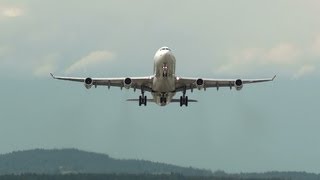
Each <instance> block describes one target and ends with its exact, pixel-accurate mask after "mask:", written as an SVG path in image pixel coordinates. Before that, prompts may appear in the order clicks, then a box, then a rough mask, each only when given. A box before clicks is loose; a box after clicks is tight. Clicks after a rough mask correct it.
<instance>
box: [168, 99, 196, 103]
mask: <svg viewBox="0 0 320 180" xmlns="http://www.w3.org/2000/svg"><path fill="white" fill-rule="evenodd" d="M171 102H176V103H179V102H180V99H172V100H171ZM188 102H198V100H195V99H188Z"/></svg>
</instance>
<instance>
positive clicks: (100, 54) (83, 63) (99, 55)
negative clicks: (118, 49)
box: [65, 50, 115, 74]
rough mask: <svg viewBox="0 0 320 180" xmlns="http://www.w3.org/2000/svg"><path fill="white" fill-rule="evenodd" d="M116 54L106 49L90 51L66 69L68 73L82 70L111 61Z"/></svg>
mask: <svg viewBox="0 0 320 180" xmlns="http://www.w3.org/2000/svg"><path fill="white" fill-rule="evenodd" d="M114 56H115V54H114V53H112V52H110V51H106V50H101V51H93V52H91V53H89V54H88V55H87V56H85V57H83V58H81V59H79V60H78V61H76V62H75V63H73V64H72V65H71V66H70V67H68V68H67V69H66V71H65V72H66V73H67V74H71V73H74V72H77V71H80V70H85V69H86V68H87V67H92V66H97V65H99V64H101V63H103V62H107V61H110V60H112V59H113V58H114Z"/></svg>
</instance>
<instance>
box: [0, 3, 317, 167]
mask: <svg viewBox="0 0 320 180" xmlns="http://www.w3.org/2000/svg"><path fill="white" fill-rule="evenodd" d="M319 17H320V1H318V0H305V1H302V0H299V1H298V0H271V1H256V0H242V1H229V0H226V1H217V0H207V1H206V0H202V1H198V0H190V1H182V0H181V1H178V0H177V1H169V0H162V1H153V0H144V1H142V0H137V1H132V0H127V1H124V0H112V1H111V0H108V1H105V0H93V1H78V0H69V1H41V0H29V1H28V0H0V80H1V82H2V83H1V85H0V91H1V93H0V99H1V101H0V123H1V124H0V153H8V152H12V151H16V150H24V149H33V148H46V149H48V148H69V147H73V148H78V149H83V150H88V151H94V152H101V153H106V154H109V155H110V156H112V157H116V158H135V159H145V160H152V161H157V162H165V163H172V164H176V165H181V166H193V167H199V168H207V169H211V170H217V169H222V170H225V171H227V172H252V171H259V172H260V171H271V170H279V171H308V172H316V173H320V169H319V167H320V141H319V137H320V131H319V127H320V119H319V99H320V95H319V92H320V80H319V77H320V70H319V66H320V21H319ZM161 46H169V47H170V48H171V49H172V50H173V53H174V54H175V56H176V59H177V74H178V75H181V76H194V77H211V78H265V77H272V76H273V75H275V74H277V79H276V80H275V81H274V82H271V83H265V84H255V85H247V86H245V87H244V88H243V89H242V91H235V90H232V91H230V90H229V89H228V88H225V89H223V88H222V89H220V90H219V91H218V92H217V91H216V89H208V90H207V91H205V92H204V91H194V93H191V92H188V96H189V97H190V98H192V99H198V100H199V103H196V104H190V105H189V107H187V108H185V107H183V108H181V107H180V106H179V104H170V105H168V106H165V107H159V106H157V105H155V104H149V105H148V106H147V107H139V106H138V104H137V103H132V102H126V101H125V100H126V99H127V98H137V97H138V96H139V93H138V92H136V93H134V92H133V91H132V90H129V91H120V89H119V88H111V89H110V90H109V91H108V90H107V88H106V87H98V88H97V89H94V88H93V89H90V90H86V89H85V88H84V86H83V84H79V83H73V82H62V81H55V80H52V79H51V77H50V76H49V73H50V72H54V73H55V74H57V75H68V76H84V77H87V76H92V77H96V76H99V77H119V76H125V77H131V76H145V75H151V74H152V70H153V56H154V53H155V52H156V50H157V49H158V48H160V47H161ZM178 95H180V94H178ZM148 97H151V96H150V94H148Z"/></svg>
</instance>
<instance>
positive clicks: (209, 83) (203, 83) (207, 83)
mask: <svg viewBox="0 0 320 180" xmlns="http://www.w3.org/2000/svg"><path fill="white" fill-rule="evenodd" d="M275 78H276V76H273V77H272V78H264V79H206V78H205V79H202V78H184V77H178V78H177V80H176V91H185V90H189V89H191V90H192V89H197V88H198V89H200V88H212V87H215V88H217V89H218V88H219V87H230V88H232V87H236V89H238V90H240V89H241V88H242V86H243V84H251V83H260V82H268V81H273V80H274V79H275ZM237 83H238V84H237ZM237 85H238V86H237Z"/></svg>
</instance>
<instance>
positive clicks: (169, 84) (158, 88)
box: [50, 47, 276, 106]
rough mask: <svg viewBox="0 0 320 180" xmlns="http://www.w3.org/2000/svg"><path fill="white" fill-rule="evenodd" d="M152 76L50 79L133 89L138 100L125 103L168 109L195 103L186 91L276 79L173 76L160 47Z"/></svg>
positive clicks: (172, 62)
mask: <svg viewBox="0 0 320 180" xmlns="http://www.w3.org/2000/svg"><path fill="white" fill-rule="evenodd" d="M153 68H154V69H153V75H151V76H145V77H120V78H91V77H61V76H55V75H53V74H52V73H50V75H51V76H52V78H54V79H59V80H67V81H76V82H82V83H84V86H85V87H86V88H87V89H90V88H91V87H92V86H95V87H97V86H107V87H108V89H110V87H111V86H116V87H120V88H121V89H122V88H126V89H130V88H133V89H134V91H136V89H138V90H140V91H141V95H140V96H139V99H128V101H137V102H139V106H141V105H144V106H146V105H147V102H154V103H156V104H158V105H160V106H165V105H168V104H169V103H170V102H178V103H180V106H183V105H185V106H188V103H189V102H197V100H192V99H188V96H186V92H187V90H190V91H191V92H193V90H194V89H198V90H201V89H203V90H206V89H207V88H216V89H217V90H219V88H220V87H229V88H230V89H232V87H234V88H235V89H236V90H238V91H239V90H241V89H242V87H243V85H244V84H250V83H260V82H267V81H273V80H274V79H275V77H276V76H273V77H272V78H265V79H207V78H194V77H191V78H189V77H180V76H176V74H175V69H176V59H175V56H174V55H173V53H172V51H171V49H170V48H168V47H161V48H160V49H159V50H158V51H157V52H156V54H155V56H154V67H153ZM146 91H147V92H150V93H151V95H152V99H147V96H145V92H146ZM177 92H182V96H180V99H173V97H174V96H175V94H176V93H177Z"/></svg>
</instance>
